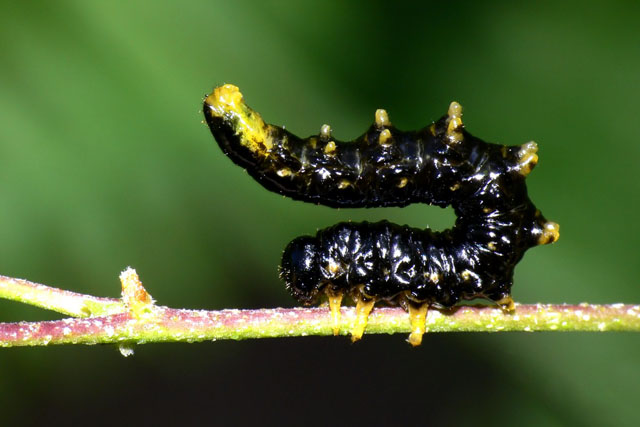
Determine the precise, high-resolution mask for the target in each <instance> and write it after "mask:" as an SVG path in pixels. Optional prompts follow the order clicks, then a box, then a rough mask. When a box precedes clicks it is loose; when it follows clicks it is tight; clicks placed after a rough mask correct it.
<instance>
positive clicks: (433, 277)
mask: <svg viewBox="0 0 640 427" xmlns="http://www.w3.org/2000/svg"><path fill="white" fill-rule="evenodd" d="M429 281H431V283H438V282H439V281H440V274H438V273H435V272H433V273H431V274H430V275H429Z"/></svg>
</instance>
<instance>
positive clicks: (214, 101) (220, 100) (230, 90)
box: [204, 84, 273, 156]
mask: <svg viewBox="0 0 640 427" xmlns="http://www.w3.org/2000/svg"><path fill="white" fill-rule="evenodd" d="M204 110H205V116H206V118H207V121H208V122H209V125H210V126H212V123H211V122H212V120H210V119H218V120H222V122H223V123H224V125H225V126H229V127H231V128H232V130H233V131H234V133H235V134H236V135H237V136H238V138H239V143H240V145H242V146H244V147H245V148H248V149H249V150H250V151H252V152H253V153H254V154H258V155H263V156H265V155H267V154H268V153H269V151H270V150H271V148H272V147H273V141H272V140H271V138H270V136H269V125H268V124H266V123H265V122H264V120H262V117H261V116H260V114H258V113H257V112H255V111H254V110H252V109H251V108H250V107H249V106H248V105H247V104H245V102H244V98H243V96H242V93H241V92H240V89H239V88H238V87H237V86H234V85H232V84H226V85H223V86H219V87H217V88H215V89H214V90H213V92H211V94H210V95H209V96H207V97H206V98H205V100H204ZM212 127H213V126H212ZM212 130H213V128H212Z"/></svg>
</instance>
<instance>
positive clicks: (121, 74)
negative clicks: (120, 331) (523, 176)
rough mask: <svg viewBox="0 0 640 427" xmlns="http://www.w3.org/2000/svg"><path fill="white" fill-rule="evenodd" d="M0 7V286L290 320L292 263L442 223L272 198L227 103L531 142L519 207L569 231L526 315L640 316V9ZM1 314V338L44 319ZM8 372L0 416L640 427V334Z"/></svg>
mask: <svg viewBox="0 0 640 427" xmlns="http://www.w3.org/2000/svg"><path fill="white" fill-rule="evenodd" d="M445 3H447V2H433V3H427V2H424V3H422V4H420V5H419V6H418V5H417V2H416V3H415V4H414V3H411V2H407V3H402V2H398V3H397V4H394V3H393V2H388V1H385V2H381V1H371V2H365V1H363V2H338V1H335V2H294V1H287V2H285V1H262V2H257V1H256V2H225V1H216V2H212V1H199V2H197V1H189V2H182V3H179V2H167V1H144V2H143V1H133V2H131V1H109V2H83V1H76V2H72V1H61V2H8V1H5V2H3V3H2V5H1V6H0V41H1V42H2V47H1V51H0V160H1V164H0V199H1V200H2V203H1V204H0V241H1V243H2V244H1V245H0V260H1V263H2V264H1V266H0V274H4V275H8V276H14V277H23V278H27V279H29V280H32V281H36V282H41V283H46V284H49V285H53V286H58V287H62V288H66V289H71V290H74V291H78V292H83V293H90V294H94V295H100V296H117V295H118V293H119V282H118V279H117V277H118V274H119V272H120V271H121V270H122V269H124V268H125V267H126V266H128V265H131V266H133V267H135V268H136V269H137V271H138V273H139V274H140V275H141V278H142V280H143V282H144V284H145V285H146V287H147V289H148V290H149V291H150V292H151V293H152V295H153V296H154V297H155V298H156V300H157V301H158V303H159V304H162V305H169V306H173V307H187V308H205V309H220V308H232V307H239V308H240V307H241V308H251V307H272V306H293V305H294V301H293V300H291V299H290V297H289V296H288V294H287V293H286V291H285V290H284V287H283V286H282V284H281V283H280V282H279V280H278V278H277V265H278V263H279V258H280V254H281V251H282V249H283V248H284V246H285V245H286V244H287V243H288V242H289V241H290V240H291V239H292V238H294V237H296V236H298V235H300V234H305V233H306V234H308V233H314V232H315V230H316V229H318V228H322V227H326V226H329V225H331V224H333V223H335V222H338V221H341V220H347V219H353V220H363V219H367V220H378V219H383V218H386V219H389V220H392V221H394V222H398V223H401V224H404V223H408V224H411V225H414V226H422V227H424V226H427V225H428V226H431V227H433V228H435V229H442V228H446V227H449V226H451V224H452V223H453V213H452V212H451V210H450V209H447V210H441V209H438V208H434V207H429V206H411V207H408V208H405V209H384V210H383V209H377V210H349V209H343V210H332V209H329V208H325V207H318V206H313V205H306V204H303V203H300V202H294V201H291V200H285V199H283V198H282V197H280V196H278V195H276V194H272V193H269V192H267V191H265V190H264V189H263V188H262V187H260V186H259V185H258V184H256V183H255V182H253V180H251V179H250V178H249V177H248V176H247V175H246V174H245V173H243V172H242V171H241V170H240V169H239V168H237V167H236V166H234V165H233V164H232V162H231V161H229V160H228V159H227V158H225V157H224V155H223V154H222V153H221V151H220V150H219V148H218V147H217V145H216V144H215V143H214V141H213V139H212V137H211V135H210V134H209V132H208V130H207V129H206V127H205V126H204V125H202V124H201V123H200V122H201V120H202V115H201V112H200V108H201V101H202V99H203V96H204V95H205V94H206V93H207V92H209V91H210V90H211V89H212V88H213V87H214V86H217V85H220V84H222V83H234V84H236V85H238V86H239V87H240V88H241V90H242V91H243V93H244V95H245V97H246V99H247V102H248V103H249V105H251V106H252V107H253V108H255V109H256V110H258V111H259V112H260V113H261V114H262V115H263V117H264V118H265V119H266V120H267V121H269V122H271V123H275V124H279V125H286V127H287V129H289V130H291V131H293V132H295V133H298V134H300V135H302V136H306V135H309V134H312V133H316V132H318V129H319V127H320V125H321V124H323V123H330V124H331V125H332V127H333V130H334V135H335V136H336V137H337V138H339V139H350V138H353V137H356V136H358V135H360V134H361V133H362V132H363V131H364V130H365V129H366V128H367V127H368V126H369V125H370V123H371V122H372V120H373V112H374V110H375V109H376V108H386V109H387V110H388V111H389V114H390V117H391V120H392V121H393V122H394V124H395V125H397V126H398V127H400V128H404V129H413V128H418V127H422V126H424V125H426V124H428V123H430V122H431V121H432V120H435V119H437V118H438V117H440V116H441V115H442V114H444V113H445V112H446V110H447V107H448V105H449V102H450V101H452V100H457V101H459V102H460V103H461V104H462V105H463V106H464V107H465V116H464V122H465V125H466V127H467V129H468V130H469V131H470V132H472V133H473V134H475V135H477V136H479V137H481V138H483V139H486V140H489V141H494V142H501V143H507V144H521V143H524V142H526V141H529V140H535V141H537V142H538V144H539V146H540V151H539V155H540V163H539V164H538V167H537V168H536V169H535V171H534V172H533V173H532V174H531V175H530V178H529V180H528V183H529V189H530V190H529V191H530V194H531V198H532V200H534V202H535V203H536V205H537V206H538V207H539V208H540V209H541V210H542V211H543V212H544V214H545V215H546V216H547V217H548V218H549V219H551V220H554V221H557V222H559V223H560V225H561V239H560V241H559V242H558V243H557V244H555V245H553V246H546V247H539V248H535V249H533V250H531V251H530V252H529V253H528V254H527V255H526V256H525V259H524V260H523V261H522V262H521V264H520V265H519V267H518V269H517V272H516V283H515V286H514V289H513V295H514V297H515V299H516V300H517V301H519V302H522V303H533V302H548V303H562V302H568V303H578V302H582V301H588V302H591V303H614V302H626V303H633V302H635V303H638V302H640V286H639V285H638V279H637V277H638V271H639V269H640V268H639V265H638V253H637V247H638V244H639V243H640V230H639V223H638V213H637V211H638V195H639V194H640V188H639V184H638V182H639V180H638V173H639V172H640V167H639V166H638V158H639V155H640V129H639V126H638V116H639V115H640V80H639V76H640V26H639V24H638V22H640V6H639V5H638V4H637V2H631V1H629V2H604V1H603V2H600V3H589V2H587V3H585V2H579V1H576V2H570V3H564V2H543V3H535V4H534V3H530V4H528V5H525V6H522V5H516V2H509V1H503V2H491V3H481V2H471V3H469V4H464V3H460V2H455V3H454V2H451V4H450V5H449V4H445ZM57 317H58V316H56V315H55V314H51V313H48V312H43V311H40V310H37V309H34V308H31V307H27V306H24V305H19V304H16V303H11V302H6V301H0V320H1V321H18V320H39V319H50V318H57ZM404 338H405V337H404V336H401V335H396V336H365V339H364V340H363V341H362V342H360V343H358V344H357V345H351V344H350V343H349V341H348V340H347V339H346V338H333V337H328V338H313V337H310V338H299V339H278V340H261V341H248V342H216V343H201V344H193V345H187V344H157V345H147V346H142V347H138V348H137V349H136V354H135V356H134V357H131V358H127V359H125V358H123V357H121V356H120V355H119V353H118V351H117V350H116V349H115V348H114V347H111V346H97V347H80V346H77V347H71V346H69V347H55V348H33V349H30V348H25V349H6V350H0V419H2V420H3V424H4V423H5V422H6V421H16V420H21V421H22V422H23V423H25V424H31V423H37V422H39V423H43V422H48V423H52V424H57V423H63V422H66V423H69V422H71V423H79V422H87V423H91V424H98V425H101V424H112V423H116V422H139V423H142V424H153V423H158V422H160V423H161V422H177V421H179V420H183V421H187V422H188V423H196V422H198V421H200V422H202V421H210V422H214V423H217V424H219V425H229V424H235V425H242V424H247V423H250V422H256V423H261V424H267V425H268V424H274V423H278V424H281V425H289V424H293V423H295V422H302V421H305V422H306V423H307V425H329V424H331V425H335V424H338V425H339V424H342V423H343V422H344V423H347V422H348V423H354V422H357V421H359V422H369V423H370V425H380V424H386V423H391V422H393V423H409V422H410V423H412V424H414V423H417V424H418V425H421V424H424V423H429V424H432V425H440V424H442V425H452V424H454V423H458V422H461V423H464V424H470V423H473V424H475V425H496V424H502V423H504V424H507V425H509V424H512V425H531V426H534V425H541V424H544V425H594V426H597V425H605V424H606V425H637V420H638V408H637V406H638V405H637V402H638V395H639V393H640V345H639V344H638V343H639V340H640V336H638V335H633V334H624V333H610V334H572V333H565V334H562V333H546V334H520V333H513V334H495V335H490V334H446V335H445V334H443V335H436V334H433V335H428V336H426V337H425V340H424V344H423V345H422V347H421V348H419V349H411V348H409V346H408V345H407V344H406V343H405V342H404V341H403V340H404Z"/></svg>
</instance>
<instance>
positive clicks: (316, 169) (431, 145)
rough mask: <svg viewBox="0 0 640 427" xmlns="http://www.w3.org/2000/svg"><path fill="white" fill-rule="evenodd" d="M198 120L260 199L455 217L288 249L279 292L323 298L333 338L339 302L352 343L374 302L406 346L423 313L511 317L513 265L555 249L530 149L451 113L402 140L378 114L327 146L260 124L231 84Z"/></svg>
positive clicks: (323, 235) (354, 229) (351, 226)
mask: <svg viewBox="0 0 640 427" xmlns="http://www.w3.org/2000/svg"><path fill="white" fill-rule="evenodd" d="M204 114H205V118H206V121H207V123H208V124H209V127H210V129H211V132H212V133H213V135H214V137H215V139H216V140H217V141H218V143H219V145H220V147H221V148H222V151H224V153H225V154H226V155H227V156H229V157H230V158H231V159H232V160H233V161H234V162H235V163H236V164H238V165H240V166H242V167H243V168H245V169H246V170H247V171H248V172H249V174H251V176H253V177H254V178H255V179H256V180H257V181H258V182H260V183H261V184H262V185H263V186H264V187H266V188H267V189H268V190H271V191H275V192H277V193H280V194H283V195H285V196H289V197H291V198H293V199H297V200H303V201H306V202H312V203H317V204H323V205H327V206H332V207H378V206H406V205H408V204H410V203H428V204H431V205H437V206H441V207H446V206H448V205H451V206H452V207H453V209H454V210H455V213H456V216H457V219H456V223H455V226H454V227H453V228H451V229H449V230H445V231H442V232H434V231H431V230H429V229H426V230H419V229H415V228H410V227H407V226H399V225H395V224H391V223H389V222H386V221H383V222H379V223H373V224H372V223H367V222H364V223H359V224H355V223H350V222H349V223H340V224H337V225H335V226H333V227H330V228H327V229H324V230H321V231H319V232H318V233H317V234H316V236H315V237H311V236H304V237H299V238H297V239H295V240H293V241H292V242H291V243H290V244H289V245H288V246H287V248H286V249H285V251H284V254H283V257H282V265H281V269H280V275H281V277H282V278H283V279H284V281H285V282H286V285H287V289H289V291H290V292H291V294H292V295H293V296H294V297H295V298H296V299H297V300H298V301H300V302H301V303H303V304H305V305H309V304H313V303H315V302H317V300H318V299H319V298H320V297H321V296H326V297H327V298H328V299H329V304H330V307H331V312H332V315H333V321H334V333H336V334H337V333H338V331H339V322H340V304H341V301H342V297H343V295H348V296H350V297H351V298H352V299H353V300H354V301H355V302H356V311H357V318H356V324H355V326H354V328H353V330H352V338H353V339H354V340H357V339H359V338H360V337H361V336H362V334H363V332H364V328H365V327H366V321H367V317H368V315H369V312H370V311H371V309H372V308H373V305H374V304H375V303H376V302H377V301H384V302H386V303H388V304H392V305H401V306H403V307H405V308H406V309H407V310H408V311H409V314H410V318H411V324H412V332H411V335H410V336H409V342H410V343H411V344H413V345H418V344H420V342H421V341H422V334H423V333H424V332H425V329H426V326H425V322H426V314H427V309H428V308H429V307H431V306H435V307H444V308H447V307H452V306H453V305H455V304H456V303H458V302H459V301H461V300H471V299H475V298H485V299H489V300H491V301H494V302H496V303H498V304H499V305H501V306H502V307H503V309H505V310H507V311H512V310H514V309H515V305H514V302H513V300H512V298H511V296H510V291H511V286H512V284H513V272H514V268H515V266H516V264H517V263H518V261H520V259H521V258H522V256H523V255H524V252H525V251H526V250H527V249H529V248H531V247H533V246H536V245H541V244H547V243H552V242H555V241H556V240H558V237H559V227H558V224H556V223H554V222H550V221H547V220H546V219H545V218H544V217H543V216H542V214H541V213H540V211H539V210H538V209H536V207H535V206H534V205H533V203H532V202H531V200H529V197H528V195H527V188H526V185H525V178H526V176H527V175H528V174H529V172H531V170H532V169H533V167H534V166H535V165H536V163H537V161H538V156H537V154H536V152H537V149H538V147H537V145H536V143H535V142H528V143H526V144H524V145H521V146H505V145H498V144H491V143H487V142H484V141H482V140H480V139H478V138H476V137H474V136H472V135H471V134H469V133H468V132H466V131H465V130H464V127H463V124H462V119H461V117H462V107H461V106H460V104H458V103H457V102H452V103H451V105H450V107H449V111H448V114H447V115H445V116H444V117H442V118H441V119H440V120H438V121H437V122H435V123H433V124H431V125H429V126H427V127H426V128H424V129H421V130H418V131H409V132H404V131H400V130H398V129H396V128H395V127H393V126H392V125H391V123H390V122H389V117H388V115H387V113H386V111H384V110H377V111H376V113H375V123H374V124H373V125H372V126H371V127H370V128H369V129H368V130H367V131H366V132H365V133H364V135H362V136H361V137H359V138H358V139H356V140H355V141H353V142H340V141H336V140H335V139H333V138H332V137H331V128H330V127H329V126H328V125H324V126H322V128H321V130H320V134H319V135H314V136H310V137H309V138H306V139H301V138H299V137H297V136H295V135H293V134H291V133H290V132H288V131H286V130H285V129H283V128H280V127H277V126H273V125H269V124H266V123H265V122H264V121H263V120H262V118H261V117H260V115H259V114H258V113H257V112H255V111H253V110H252V109H251V108H249V107H248V106H247V105H246V104H245V103H244V101H243V98H242V94H241V93H240V91H239V90H238V88H237V87H236V86H233V85H224V86H221V87H218V88H216V89H215V90H214V91H213V93H212V94H211V95H209V96H208V97H207V98H206V99H205V101H204Z"/></svg>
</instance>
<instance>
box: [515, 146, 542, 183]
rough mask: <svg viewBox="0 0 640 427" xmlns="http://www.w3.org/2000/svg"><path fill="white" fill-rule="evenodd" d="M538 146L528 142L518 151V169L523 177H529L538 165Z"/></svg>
mask: <svg viewBox="0 0 640 427" xmlns="http://www.w3.org/2000/svg"><path fill="white" fill-rule="evenodd" d="M537 152H538V144H536V143H535V142H533V141H530V142H527V143H526V144H523V145H521V146H520V151H518V164H517V169H518V172H520V174H521V175H523V176H527V175H529V173H531V170H533V168H534V167H535V165H537V164H538V155H537V154H536V153H537Z"/></svg>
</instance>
